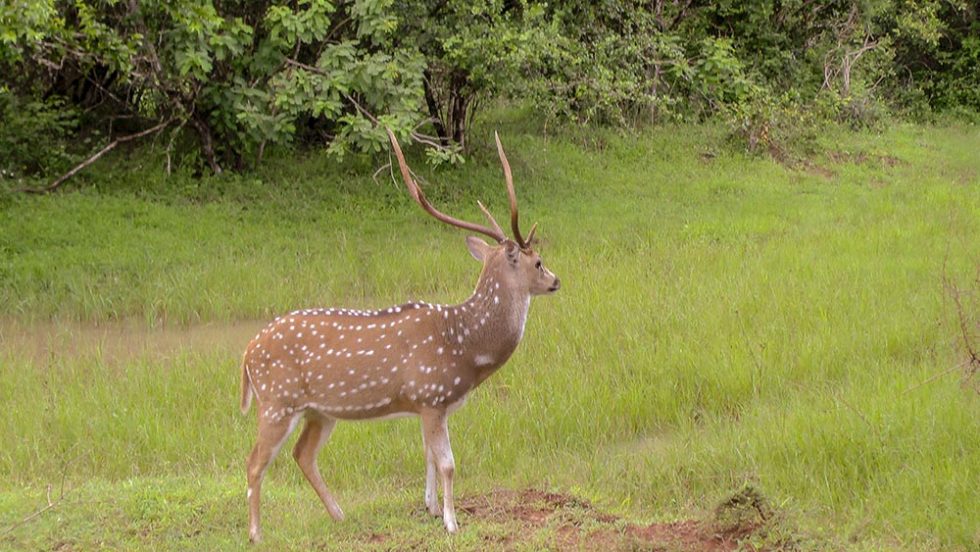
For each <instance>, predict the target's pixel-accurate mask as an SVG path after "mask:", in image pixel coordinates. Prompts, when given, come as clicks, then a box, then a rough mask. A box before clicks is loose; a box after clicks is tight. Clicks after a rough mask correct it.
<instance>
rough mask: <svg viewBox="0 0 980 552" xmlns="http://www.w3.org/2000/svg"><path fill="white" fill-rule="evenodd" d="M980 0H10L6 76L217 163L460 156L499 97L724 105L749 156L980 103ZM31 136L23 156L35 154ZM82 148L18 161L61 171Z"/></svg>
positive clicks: (66, 106) (6, 87) (549, 108)
mask: <svg viewBox="0 0 980 552" xmlns="http://www.w3.org/2000/svg"><path fill="white" fill-rule="evenodd" d="M977 10H978V8H977V6H976V5H975V3H970V2H967V1H966V0H924V1H921V2H908V1H904V0H826V1H822V2H813V1H812V0H780V1H774V0H753V1H750V2H742V1H735V0H725V1H721V2H705V1H700V0H672V1H667V0H655V1H653V2H648V1H644V2H640V1H639V0H609V1H604V2H592V1H591V0H569V1H566V2H560V3H556V2H551V3H549V2H542V1H538V0H478V1H475V2H474V1H469V0H411V1H410V0H405V1H398V2H396V1H395V0H336V1H330V0H296V1H294V2H290V3H285V2H276V1H271V0H266V1H259V2H245V1H240V0H239V1H223V2H220V3H218V2H213V1H204V2H200V1H197V0H175V1H163V0H147V1H141V2H135V1H133V2H119V1H111V0H102V1H90V2H85V1H82V0H76V1H55V0H44V1H38V2H12V3H5V4H3V6H0V90H3V91H4V93H5V94H6V96H7V98H8V99H6V100H4V101H5V102H6V104H5V105H7V106H9V105H13V104H12V103H11V102H17V103H18V105H24V106H30V107H28V109H34V110H35V111H37V112H38V113H39V114H41V113H42V112H43V114H46V115H47V116H48V117H47V118H46V119H45V120H44V124H43V125H42V126H44V125H47V127H51V126H52V125H54V126H55V127H57V128H58V129H59V130H58V131H57V132H61V133H64V132H71V131H72V130H73V129H75V128H76V127H77V128H82V129H87V128H90V127H92V126H93V125H99V124H101V123H100V122H101V121H105V120H106V119H107V117H112V118H113V120H115V119H120V120H121V121H127V122H126V123H125V124H126V125H128V127H129V128H128V129H132V130H135V129H136V128H147V127H153V126H154V125H158V124H160V123H167V124H166V125H165V127H161V128H164V132H166V133H167V136H169V139H168V141H167V143H169V144H170V147H171V149H173V148H179V147H181V144H184V145H185V146H184V147H187V144H190V147H192V148H194V149H196V150H197V151H198V152H199V155H198V156H196V157H197V158H199V159H201V160H202V162H203V163H204V164H205V165H206V166H208V167H210V169H211V170H212V171H214V172H219V171H221V170H222V168H229V167H230V168H234V169H241V168H246V167H249V166H253V165H254V164H257V163H259V162H261V159H262V157H263V154H264V151H265V149H266V148H267V147H268V146H270V145H287V144H292V143H297V142H300V143H307V144H322V145H324V146H325V147H327V148H328V149H329V151H330V152H332V153H334V154H336V155H344V154H346V153H347V152H350V151H367V152H373V151H380V149H381V148H383V147H384V138H385V136H384V133H383V131H382V130H381V129H380V128H379V126H380V125H388V126H391V127H392V128H394V129H395V130H396V132H397V133H398V134H399V135H400V136H402V137H403V138H406V139H410V140H412V141H419V142H423V143H425V144H427V145H428V146H429V147H430V148H432V149H431V150H430V159H432V160H434V161H437V162H438V161H446V160H450V161H451V160H455V159H458V153H459V151H460V150H461V149H462V148H464V147H465V146H466V133H467V129H468V128H469V127H470V124H471V121H472V119H473V118H474V117H475V116H477V115H478V113H479V110H480V107H481V106H482V105H485V103H486V102H487V101H488V100H491V99H493V98H495V97H501V96H510V97H514V98H519V99H520V101H522V102H529V103H530V104H531V105H532V106H533V108H534V109H535V110H536V111H537V112H539V113H541V114H542V116H543V117H544V118H545V119H546V120H548V121H551V122H555V121H557V122H563V121H570V122H575V123H597V124H608V125H617V126H630V125H634V124H636V123H639V122H650V121H652V122H657V121H662V120H671V119H690V118H695V119H698V118H705V117H712V116H716V115H719V114H720V115H722V116H724V117H726V120H727V121H729V123H730V125H731V126H732V129H733V132H734V134H735V135H736V136H742V137H744V138H745V143H746V144H747V145H748V146H749V147H750V148H751V149H758V148H759V144H760V143H762V144H763V145H764V146H765V147H764V148H762V149H770V150H771V149H772V148H771V147H770V145H771V144H770V145H765V144H766V143H768V141H772V140H776V138H775V137H774V132H773V131H777V132H775V134H776V135H778V134H779V132H778V129H781V128H785V129H788V126H789V125H791V124H794V121H800V120H801V117H798V116H797V115H799V114H800V113H813V112H819V113H821V114H824V115H826V116H827V117H828V118H831V119H838V120H841V121H843V122H846V123H849V124H855V125H868V124H874V123H875V121H876V120H878V119H879V118H880V117H882V116H883V115H885V114H887V113H889V112H898V113H901V114H905V115H908V116H916V117H925V116H929V114H930V113H932V112H935V111H949V110H972V111H978V110H980V69H978V67H980V39H978V38H977V37H978V36H980V19H978V13H977ZM10 98H15V99H10ZM41 106H43V109H42V107H41ZM811 106H819V107H820V109H819V110H813V109H811ZM5 109H8V107H5ZM38 110H40V111H38ZM57 111H62V112H63V113H60V114H59V113H55V112H57ZM79 111H81V112H84V113H85V114H86V116H85V117H83V118H82V119H78V118H77V117H75V115H73V113H78V112H79ZM793 113H796V115H793ZM41 118H42V119H43V118H44V115H42V116H41ZM4 119H5V124H7V125H11V124H12V126H14V127H16V128H14V129H13V130H8V131H5V134H4V136H5V137H6V138H5V139H6V140H8V141H9V140H10V137H11V136H16V135H18V134H24V130H23V129H20V130H18V128H19V127H17V123H16V121H15V120H14V119H15V118H9V117H5V118H4ZM802 119H805V117H804V118H802ZM11 121H14V122H13V123H11ZM56 121H63V123H64V124H62V123H56ZM69 121H80V124H79V125H75V124H73V123H72V124H69V123H68V122H69ZM100 128H101V127H100ZM120 128H123V127H121V126H117V129H120ZM101 129H102V130H103V131H105V130H106V129H105V128H101ZM39 132H40V131H39ZM44 132H47V131H44ZM41 134H43V132H41ZM41 134H38V135H41ZM185 135H187V136H192V137H193V138H194V139H193V141H188V140H182V139H180V137H181V136H185ZM24 137H25V141H24V142H22V143H18V144H17V145H14V146H13V150H15V151H21V152H23V151H29V150H31V149H32V148H31V146H30V144H31V143H32V142H31V141H30V140H31V138H30V137H29V136H27V135H26V134H24ZM63 153H64V152H60V151H57V150H55V151H54V152H53V153H52V157H53V159H54V160H52V161H45V160H40V159H35V160H33V161H31V160H29V159H27V158H25V161H24V162H23V163H21V162H19V161H18V162H17V163H20V168H19V169H18V170H23V171H35V172H46V171H50V170H52V169H54V168H55V166H56V165H59V162H57V159H64V158H65V157H64V155H63ZM168 156H169V151H168ZM193 157H195V156H187V155H184V156H182V157H181V158H183V159H187V158H193ZM6 164H7V165H10V163H6Z"/></svg>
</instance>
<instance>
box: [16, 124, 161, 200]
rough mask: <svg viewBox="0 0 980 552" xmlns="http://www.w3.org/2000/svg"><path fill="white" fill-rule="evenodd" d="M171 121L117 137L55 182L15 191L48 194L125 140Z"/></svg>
mask: <svg viewBox="0 0 980 552" xmlns="http://www.w3.org/2000/svg"><path fill="white" fill-rule="evenodd" d="M171 121H173V119H167V120H166V121H164V122H162V123H160V124H158V125H156V126H154V127H151V128H148V129H146V130H142V131H140V132H137V133H136V134H130V135H127V136H123V137H121V138H116V139H115V140H113V141H112V142H110V143H109V145H107V146H106V147H104V148H102V149H100V150H99V151H97V152H96V153H95V154H94V155H92V156H91V157H89V158H88V159H86V160H85V161H82V162H81V163H79V164H77V165H75V167H74V168H73V169H72V170H70V171H68V172H66V173H65V174H63V175H61V176H60V177H58V179H57V180H55V181H54V182H52V183H51V184H48V185H47V186H45V187H43V188H20V189H18V190H14V191H15V192H24V193H27V194H46V193H49V192H52V191H54V190H55V189H57V188H58V187H59V186H61V185H62V184H64V183H65V181H67V180H68V179H69V178H71V177H73V176H75V174H77V173H78V172H79V171H81V170H82V169H84V168H85V167H87V166H89V165H91V164H92V163H95V162H96V161H98V160H99V158H100V157H102V156H103V155H105V154H106V153H108V152H110V151H112V150H113V149H114V148H115V147H116V146H118V145H119V144H121V143H123V142H129V141H131V140H136V139H138V138H142V137H144V136H148V135H150V134H155V133H157V132H160V131H161V130H163V129H164V128H166V127H167V126H168V125H169V124H170V123H171Z"/></svg>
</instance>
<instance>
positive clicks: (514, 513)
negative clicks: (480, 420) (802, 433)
mask: <svg viewBox="0 0 980 552" xmlns="http://www.w3.org/2000/svg"><path fill="white" fill-rule="evenodd" d="M736 496H737V495H736ZM733 499H734V502H735V503H738V504H741V503H742V502H744V500H742V499H741V498H737V497H733ZM730 501H732V499H730ZM752 505H753V507H752V511H756V509H755V505H756V503H754V502H752ZM719 508H721V507H719ZM457 510H458V511H459V512H462V513H465V514H467V517H468V518H470V519H469V520H468V521H469V525H470V527H471V530H481V529H480V528H486V526H488V525H489V526H495V527H497V528H504V527H506V528H507V530H506V531H500V530H499V529H494V530H493V531H490V533H491V534H490V535H487V538H486V541H487V544H488V545H493V546H494V548H497V549H504V550H509V549H516V548H527V547H532V548H533V547H545V548H548V549H554V550H603V551H614V550H663V551H678V552H687V551H691V552H693V551H702V550H703V551H710V552H721V551H728V550H736V549H743V550H762V549H768V547H765V546H763V547H756V546H755V545H753V544H751V543H749V542H747V541H748V540H749V539H750V538H752V537H755V536H758V534H759V532H760V531H762V530H763V529H764V526H765V519H759V518H757V517H753V516H747V517H739V516H736V517H732V516H730V515H726V516H722V517H719V515H718V512H716V514H715V516H714V518H713V519H711V520H706V521H701V520H683V521H674V522H668V523H652V524H649V525H646V524H638V523H633V522H630V521H628V520H625V519H623V518H620V517H618V516H615V515H612V514H609V513H606V512H602V511H600V510H598V509H596V508H595V507H594V506H593V505H592V504H591V503H590V502H589V501H587V500H584V499H582V498H578V497H575V496H572V495H568V494H563V493H553V492H545V491H541V490H538V489H524V490H519V491H515V490H505V489H498V490H495V491H493V492H491V493H489V494H483V495H477V496H469V497H464V498H462V499H461V500H459V501H458V503H457ZM739 511H740V512H741V509H739ZM759 511H761V510H759ZM725 512H726V514H728V513H730V512H729V511H728V509H725ZM763 517H764V516H763ZM475 526H479V527H480V528H477V527H475ZM755 540H759V539H755ZM755 540H754V541H753V542H755ZM761 541H762V542H764V541H765V539H762V540H761Z"/></svg>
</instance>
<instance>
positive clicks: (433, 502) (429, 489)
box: [422, 424, 442, 517]
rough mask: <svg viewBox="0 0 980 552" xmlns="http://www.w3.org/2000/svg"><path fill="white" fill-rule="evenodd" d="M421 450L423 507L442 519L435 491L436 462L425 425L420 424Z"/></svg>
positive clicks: (437, 494) (436, 490) (437, 493)
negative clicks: (423, 460)
mask: <svg viewBox="0 0 980 552" xmlns="http://www.w3.org/2000/svg"><path fill="white" fill-rule="evenodd" d="M422 449H423V450H424V451H425V507H426V509H427V510H428V511H429V513H430V514H432V515H433V516H435V517H442V507H441V506H440V505H439V492H438V489H436V461H435V458H434V457H433V455H432V448H431V447H430V446H429V443H428V442H427V440H426V438H425V424H422Z"/></svg>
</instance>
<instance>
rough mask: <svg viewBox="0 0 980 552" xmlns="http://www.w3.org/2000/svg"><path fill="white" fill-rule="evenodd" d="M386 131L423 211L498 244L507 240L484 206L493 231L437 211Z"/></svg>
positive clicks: (393, 137) (413, 196) (400, 166)
mask: <svg viewBox="0 0 980 552" xmlns="http://www.w3.org/2000/svg"><path fill="white" fill-rule="evenodd" d="M385 131H386V132H387V133H388V139H389V140H391V147H392V149H393V150H394V151H395V157H396V158H397V159H398V168H399V170H400V171H401V173H402V180H404V181H405V185H406V186H407V187H408V193H409V194H411V196H412V199H414V200H415V202H416V203H418V204H419V205H421V206H422V209H425V211H426V212H427V213H429V214H430V215H432V216H433V217H435V218H436V219H438V220H441V221H442V222H445V223H446V224H449V225H452V226H456V227H457V228H462V229H464V230H469V231H471V232H478V233H480V234H483V235H484V236H488V237H491V238H493V239H495V240H497V241H498V242H502V241H504V240H506V239H507V237H506V236H505V235H504V232H503V230H501V229H500V225H499V224H497V221H495V220H494V219H493V216H491V215H490V211H487V209H486V207H484V206H483V204H479V205H480V210H482V211H483V214H484V215H486V217H487V219H488V220H489V221H490V223H491V224H492V225H493V229H490V228H487V227H486V226H480V225H479V224H473V223H472V222H466V221H465V220H459V219H457V218H454V217H451V216H449V215H447V214H444V213H441V212H439V211H438V210H436V208H435V207H433V206H432V204H431V203H429V200H428V199H426V198H425V194H423V193H422V189H421V188H419V185H418V184H417V183H416V182H415V180H414V179H412V173H411V171H410V170H409V169H408V165H407V164H406V163H405V156H404V155H402V148H401V146H399V145H398V139H397V138H395V134H394V133H393V132H391V129H390V128H388V127H385ZM498 143H499V142H498Z"/></svg>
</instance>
